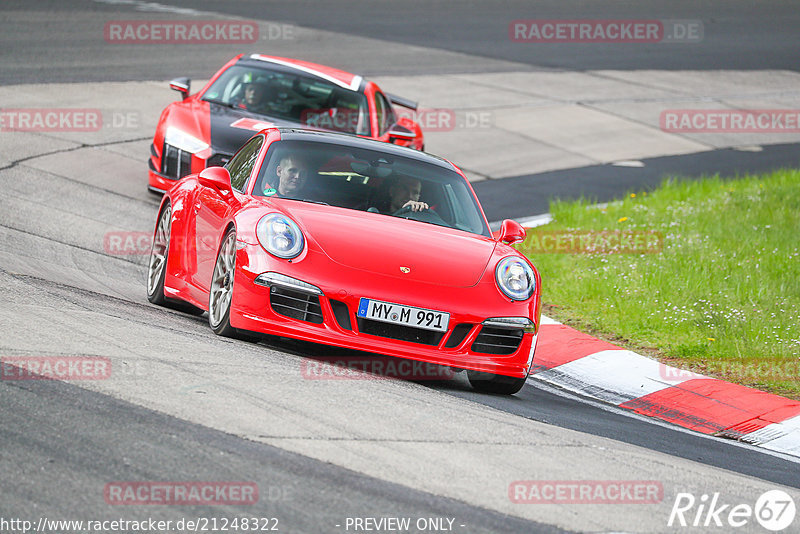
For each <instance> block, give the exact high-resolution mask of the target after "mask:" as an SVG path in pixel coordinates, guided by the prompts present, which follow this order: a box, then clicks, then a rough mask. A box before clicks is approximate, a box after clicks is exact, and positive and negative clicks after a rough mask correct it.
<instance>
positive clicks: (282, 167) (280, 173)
mask: <svg viewBox="0 0 800 534" xmlns="http://www.w3.org/2000/svg"><path fill="white" fill-rule="evenodd" d="M275 175H276V176H277V177H278V180H277V187H276V188H275V189H272V187H273V186H271V185H267V187H266V188H265V190H264V192H265V193H268V194H269V193H270V192H271V193H272V194H273V195H277V196H280V197H297V196H299V195H300V193H301V192H302V190H303V187H304V186H305V185H306V179H307V178H308V164H307V163H306V162H305V161H304V160H303V159H302V158H300V157H299V156H297V155H292V154H287V155H286V156H283V157H282V158H281V159H280V161H279V162H278V167H277V168H276V169H275Z"/></svg>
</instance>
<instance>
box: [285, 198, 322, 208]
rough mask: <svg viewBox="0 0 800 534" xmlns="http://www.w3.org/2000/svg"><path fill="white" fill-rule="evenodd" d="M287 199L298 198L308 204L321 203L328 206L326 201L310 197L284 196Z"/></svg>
mask: <svg viewBox="0 0 800 534" xmlns="http://www.w3.org/2000/svg"><path fill="white" fill-rule="evenodd" d="M284 198H286V199H287V200H299V201H300V202H308V203H310V204H321V205H323V206H330V204H328V203H327V202H323V201H321V200H311V199H310V198H295V197H284Z"/></svg>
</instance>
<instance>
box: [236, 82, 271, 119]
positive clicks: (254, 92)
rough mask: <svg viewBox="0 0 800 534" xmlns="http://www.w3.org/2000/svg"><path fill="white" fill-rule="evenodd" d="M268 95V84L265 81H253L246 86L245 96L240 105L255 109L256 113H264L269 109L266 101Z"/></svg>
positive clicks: (248, 109) (247, 108) (251, 109)
mask: <svg viewBox="0 0 800 534" xmlns="http://www.w3.org/2000/svg"><path fill="white" fill-rule="evenodd" d="M266 95H267V86H266V85H265V84H263V83H258V82H251V83H248V84H247V85H246V86H245V88H244V96H243V97H242V100H241V101H240V102H239V104H238V107H239V108H242V109H246V110H247V111H253V112H256V113H263V112H265V111H267V109H268V106H267V103H266V102H265V97H266Z"/></svg>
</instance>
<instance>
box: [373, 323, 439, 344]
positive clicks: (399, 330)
mask: <svg viewBox="0 0 800 534" xmlns="http://www.w3.org/2000/svg"><path fill="white" fill-rule="evenodd" d="M358 329H359V331H361V332H362V333H364V334H370V335H373V336H380V337H388V338H390V339H397V340H399V341H409V342H411V343H421V344H423V345H438V344H439V343H440V342H441V341H442V338H443V337H444V332H435V331H433V330H424V329H422V328H414V327H413V326H402V325H398V324H391V323H384V322H381V321H373V320H372V319H364V318H361V317H359V318H358Z"/></svg>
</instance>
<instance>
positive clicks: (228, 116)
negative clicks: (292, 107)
mask: <svg viewBox="0 0 800 534" xmlns="http://www.w3.org/2000/svg"><path fill="white" fill-rule="evenodd" d="M198 103H199V104H200V105H205V106H208V108H209V109H208V112H209V113H208V114H209V120H210V127H211V146H212V147H213V148H214V151H215V152H222V153H224V154H230V155H233V154H235V153H236V151H237V150H239V148H240V147H241V146H242V145H243V144H245V143H246V142H247V140H248V139H250V138H251V137H253V136H254V135H255V134H257V133H258V132H259V131H261V130H263V129H264V128H270V127H273V126H289V127H302V125H301V124H299V123H296V122H291V121H287V120H282V119H275V118H272V117H268V116H266V115H257V114H255V113H250V112H249V111H246V110H243V109H233V108H229V107H227V106H222V105H219V104H214V103H212V102H204V101H200V102H198Z"/></svg>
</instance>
